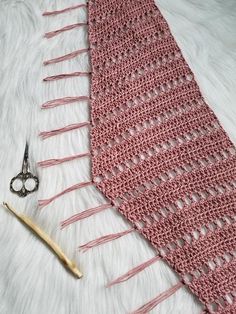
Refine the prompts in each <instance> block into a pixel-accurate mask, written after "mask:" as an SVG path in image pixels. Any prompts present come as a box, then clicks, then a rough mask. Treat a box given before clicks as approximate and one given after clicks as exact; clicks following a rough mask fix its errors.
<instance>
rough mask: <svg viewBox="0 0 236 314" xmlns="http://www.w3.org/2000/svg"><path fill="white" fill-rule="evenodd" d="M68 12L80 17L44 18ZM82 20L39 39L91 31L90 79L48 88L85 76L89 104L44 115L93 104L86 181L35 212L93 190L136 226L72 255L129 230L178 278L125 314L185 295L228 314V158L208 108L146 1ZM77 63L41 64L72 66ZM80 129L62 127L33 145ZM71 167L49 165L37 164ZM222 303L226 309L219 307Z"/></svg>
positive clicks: (111, 6) (231, 177)
mask: <svg viewBox="0 0 236 314" xmlns="http://www.w3.org/2000/svg"><path fill="white" fill-rule="evenodd" d="M76 7H80V6H79V5H78V6H74V7H71V8H66V9H63V10H60V11H54V12H46V13H45V14H44V15H54V14H60V13H63V12H66V11H69V10H71V9H74V8H76ZM88 10H89V12H88V13H89V14H88V18H89V23H88V24H87V23H76V24H72V25H68V26H66V27H63V28H61V29H58V30H55V31H52V32H48V33H46V34H45V37H46V38H51V37H54V36H56V35H58V34H60V33H62V32H65V31H68V30H72V29H74V28H77V27H81V26H85V25H88V26H89V44H90V46H91V68H92V73H90V72H74V73H68V74H60V75H55V76H50V77H47V78H45V79H44V81H54V80H59V79H65V78H70V77H78V76H89V77H90V75H91V74H92V75H91V99H89V98H86V99H82V98H81V96H80V97H65V98H61V99H55V100H52V101H49V102H47V103H45V104H43V105H42V108H53V107H56V106H59V105H64V104H67V103H72V102H75V101H80V100H89V101H90V105H91V159H92V177H93V179H92V182H83V183H80V184H76V185H74V186H72V187H70V188H67V189H66V190H64V191H62V192H61V193H59V194H57V195H55V196H53V197H51V198H49V199H46V200H41V201H39V205H40V206H46V205H47V204H49V203H50V202H52V201H53V200H55V199H56V198H58V197H60V196H62V195H64V194H65V193H68V192H70V191H73V190H76V189H78V188H81V187H84V186H87V185H90V184H94V183H93V182H96V187H97V188H98V189H99V191H100V192H102V193H103V195H104V196H105V197H106V198H107V199H108V201H109V203H111V204H116V207H117V209H118V210H119V211H120V212H121V213H122V214H123V215H124V217H126V218H127V220H128V221H129V222H130V223H131V224H132V225H133V227H132V228H131V229H128V230H126V231H123V232H119V233H116V234H110V235H106V236H102V237H100V238H98V239H95V240H92V241H90V242H88V243H86V244H84V245H82V246H80V249H82V250H84V251H85V250H88V249H90V248H93V247H95V246H98V245H101V244H103V243H106V242H109V241H112V240H115V239H118V238H120V237H122V236H125V235H127V234H129V233H131V232H133V231H134V230H137V231H139V232H140V233H141V234H142V235H143V236H144V237H145V238H147V239H148V240H149V241H150V243H151V244H152V245H153V247H154V248H155V250H156V251H157V252H159V253H160V255H161V258H163V259H164V260H165V261H167V262H168V264H169V265H170V266H172V267H173V268H174V269H175V271H176V272H177V273H178V275H179V277H180V282H179V283H177V284H176V285H174V286H173V287H171V288H170V289H168V290H167V291H165V292H163V293H161V294H160V295H159V296H157V297H156V298H154V299H153V300H151V301H149V302H148V303H147V304H145V305H144V306H142V307H140V308H139V309H138V310H136V311H134V312H133V314H144V313H148V312H149V311H151V310H152V309H153V308H154V307H155V306H157V305H158V304H159V303H160V302H161V301H163V300H165V299H166V298H167V297H169V296H171V295H172V294H173V293H175V292H176V291H177V290H178V289H179V288H181V287H182V286H183V285H184V284H185V285H187V286H188V287H189V289H190V290H191V291H192V292H193V293H194V294H195V295H196V296H198V298H199V300H200V301H201V302H202V303H203V304H204V308H205V310H204V313H205V314H207V313H211V312H212V306H213V305H214V307H215V309H214V311H215V313H217V314H230V313H235V309H236V302H235V297H233V296H234V295H235V291H236V272H235V269H236V258H235V248H236V223H235V204H236V180H235V178H236V155H235V148H234V146H233V144H232V142H231V141H230V139H229V137H228V136H227V134H226V133H225V131H224V130H223V129H222V127H221V126H220V124H219V122H218V120H217V118H216V116H215V114H214V113H213V111H212V110H211V109H210V108H209V106H208V105H207V103H206V101H205V100H204V98H203V96H202V94H201V91H200V89H199V87H198V85H197V83H196V81H195V79H194V75H193V73H192V71H191V69H190V68H189V66H188V65H187V63H186V61H185V59H184V57H183V56H182V53H181V51H180V49H179V47H178V45H177V43H176V41H175V39H174V37H173V36H172V34H171V32H170V29H169V27H168V24H167V22H166V21H165V19H164V17H163V16H162V14H161V12H160V11H159V9H158V8H157V7H156V6H155V3H154V1H153V0H146V1H142V0H128V1H124V0H116V1H114V0H102V1H101V0H93V1H89V3H88ZM83 52H86V51H85V50H78V51H75V52H72V53H69V54H67V55H64V56H61V57H58V58H54V59H51V60H47V61H45V63H44V64H45V65H47V64H51V63H57V62H62V61H65V60H69V59H71V58H74V57H76V56H77V55H78V54H80V53H83ZM196 62H197V60H196ZM85 124H86V125H88V124H90V123H89V122H85ZM82 126H85V125H81V124H74V125H69V126H66V127H64V128H61V129H57V130H52V131H49V132H42V133H41V136H42V137H43V138H47V137H50V136H53V135H56V134H60V133H63V132H67V131H70V130H73V129H76V128H80V127H82ZM77 157H78V156H77ZM74 158H76V157H75V156H71V157H65V158H63V159H52V160H48V161H44V162H42V164H41V165H43V166H48V165H54V164H58V163H61V162H65V161H69V160H73V159H74ZM78 158H79V157H78ZM106 206H108V204H106V205H100V206H98V207H95V208H91V209H88V210H87V211H84V212H82V213H79V214H76V215H74V216H72V217H70V218H68V219H67V220H65V221H64V222H62V227H65V226H66V225H68V224H70V223H72V222H75V221H77V220H80V219H84V218H86V217H89V216H91V215H93V214H95V213H98V212H100V211H102V210H104V209H106V208H107V207H106ZM159 258H160V257H155V258H153V259H151V260H150V261H147V262H145V263H143V264H141V265H139V266H137V267H135V268H134V269H132V270H131V271H129V272H127V273H126V274H124V275H122V276H120V277H119V278H117V279H116V280H114V281H113V282H111V283H110V284H109V285H113V284H116V283H119V282H123V281H125V280H128V279H129V278H131V277H132V276H134V275H135V274H137V273H138V272H140V271H142V270H143V269H144V268H146V267H147V266H149V265H151V264H152V263H153V262H154V261H156V260H158V259H159ZM183 282H184V284H183ZM229 295H230V296H232V298H231V299H232V302H229V301H228V299H227V297H226V296H229Z"/></svg>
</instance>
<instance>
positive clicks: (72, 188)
mask: <svg viewBox="0 0 236 314" xmlns="http://www.w3.org/2000/svg"><path fill="white" fill-rule="evenodd" d="M93 184H94V183H93V182H91V181H88V182H81V183H78V184H74V185H72V186H70V187H69V188H67V189H65V190H64V191H62V192H60V193H58V194H56V195H54V196H53V197H50V198H48V199H45V200H39V201H38V205H39V207H41V208H43V207H45V206H47V205H48V204H50V203H51V202H53V201H54V200H56V199H57V198H59V197H61V196H63V195H64V194H67V193H69V192H72V191H75V190H78V189H81V188H84V187H86V186H90V185H93Z"/></svg>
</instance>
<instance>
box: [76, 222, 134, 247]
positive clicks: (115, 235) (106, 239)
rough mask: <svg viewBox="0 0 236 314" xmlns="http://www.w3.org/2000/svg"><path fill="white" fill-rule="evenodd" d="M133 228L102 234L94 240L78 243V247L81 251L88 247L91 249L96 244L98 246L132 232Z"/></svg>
mask: <svg viewBox="0 0 236 314" xmlns="http://www.w3.org/2000/svg"><path fill="white" fill-rule="evenodd" d="M134 230H135V229H134V228H131V229H128V230H125V231H122V232H118V233H111V234H108V235H105V236H102V237H100V238H98V239H95V240H92V241H89V242H88V243H85V244H83V245H80V246H79V249H80V250H81V251H83V252H85V251H87V250H89V249H92V248H94V247H96V246H99V245H101V244H104V243H107V242H110V241H113V240H116V239H119V238H121V237H123V236H125V235H127V234H129V233H131V232H133V231H134Z"/></svg>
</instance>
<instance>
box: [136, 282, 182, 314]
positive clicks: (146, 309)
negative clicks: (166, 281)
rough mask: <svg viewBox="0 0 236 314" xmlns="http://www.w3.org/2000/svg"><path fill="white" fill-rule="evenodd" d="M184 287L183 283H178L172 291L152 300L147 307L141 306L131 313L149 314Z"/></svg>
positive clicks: (167, 291) (169, 290)
mask: <svg viewBox="0 0 236 314" xmlns="http://www.w3.org/2000/svg"><path fill="white" fill-rule="evenodd" d="M182 286H183V283H181V282H178V283H177V284H176V285H174V286H173V287H171V288H170V289H168V290H166V291H165V292H163V293H161V294H160V295H158V296H157V297H156V298H154V299H152V300H151V301H149V302H148V303H146V304H145V305H143V306H141V307H140V308H139V309H137V310H136V311H134V312H131V313H130V314H147V313H149V312H150V311H151V310H152V309H154V307H156V306H157V305H158V304H159V303H161V302H162V301H164V300H166V299H167V298H168V297H170V296H171V295H172V294H174V293H175V292H176V291H177V290H179V289H180V288H181V287H182Z"/></svg>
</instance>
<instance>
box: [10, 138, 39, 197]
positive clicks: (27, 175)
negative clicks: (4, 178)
mask: <svg viewBox="0 0 236 314" xmlns="http://www.w3.org/2000/svg"><path fill="white" fill-rule="evenodd" d="M28 152H29V146H28V143H26V145H25V153H24V158H23V163H22V170H21V172H20V173H18V175H17V176H15V177H14V178H12V179H11V182H10V190H11V192H13V193H15V194H17V195H18V196H20V197H25V196H27V195H28V194H30V193H33V192H35V191H37V190H38V187H39V179H38V177H36V176H34V175H33V174H32V173H31V172H30V167H29V161H28V158H29V156H28ZM27 180H30V181H33V187H32V188H28V189H27V188H26V186H25V184H26V182H27ZM17 181H20V183H21V187H20V188H19V189H17V188H16V187H15V185H16V183H17ZM14 183H15V184H14Z"/></svg>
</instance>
